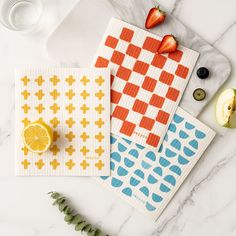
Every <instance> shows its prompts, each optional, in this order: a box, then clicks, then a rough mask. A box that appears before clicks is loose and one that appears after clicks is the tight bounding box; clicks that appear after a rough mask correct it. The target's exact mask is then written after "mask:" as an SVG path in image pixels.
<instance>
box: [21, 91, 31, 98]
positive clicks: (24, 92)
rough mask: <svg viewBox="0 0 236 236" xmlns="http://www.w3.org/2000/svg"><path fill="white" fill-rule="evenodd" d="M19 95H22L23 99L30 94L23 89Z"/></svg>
mask: <svg viewBox="0 0 236 236" xmlns="http://www.w3.org/2000/svg"><path fill="white" fill-rule="evenodd" d="M21 95H22V96H23V97H24V99H25V100H27V98H28V97H29V96H30V93H29V92H28V91H27V90H24V91H23V92H22V93H21Z"/></svg>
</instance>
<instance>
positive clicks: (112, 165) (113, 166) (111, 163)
mask: <svg viewBox="0 0 236 236" xmlns="http://www.w3.org/2000/svg"><path fill="white" fill-rule="evenodd" d="M115 166H116V165H115V163H114V162H113V161H110V168H111V170H115Z"/></svg>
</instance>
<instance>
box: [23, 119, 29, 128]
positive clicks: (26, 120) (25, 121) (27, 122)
mask: <svg viewBox="0 0 236 236" xmlns="http://www.w3.org/2000/svg"><path fill="white" fill-rule="evenodd" d="M21 122H22V123H23V124H24V126H27V125H29V124H30V120H28V118H24V120H22V121H21Z"/></svg>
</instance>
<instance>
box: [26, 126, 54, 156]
mask: <svg viewBox="0 0 236 236" xmlns="http://www.w3.org/2000/svg"><path fill="white" fill-rule="evenodd" d="M22 137H23V142H24V144H25V146H26V147H27V148H28V149H29V150H30V151H31V152H35V153H43V152H45V151H47V150H48V148H49V147H50V145H51V144H52V139H53V137H52V129H51V128H50V126H48V125H47V124H45V123H44V122H41V121H36V122H33V123H31V124H29V125H27V126H26V127H25V128H24V129H23V132H22Z"/></svg>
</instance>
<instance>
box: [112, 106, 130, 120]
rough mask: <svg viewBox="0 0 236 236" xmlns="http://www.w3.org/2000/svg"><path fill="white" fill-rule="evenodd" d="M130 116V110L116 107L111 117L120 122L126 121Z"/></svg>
mask: <svg viewBox="0 0 236 236" xmlns="http://www.w3.org/2000/svg"><path fill="white" fill-rule="evenodd" d="M128 114H129V110H128V109H126V108H124V107H121V106H116V107H115V110H114V111H113V113H112V115H111V116H112V117H115V118H117V119H119V120H125V119H126V117H127V116H128Z"/></svg>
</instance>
